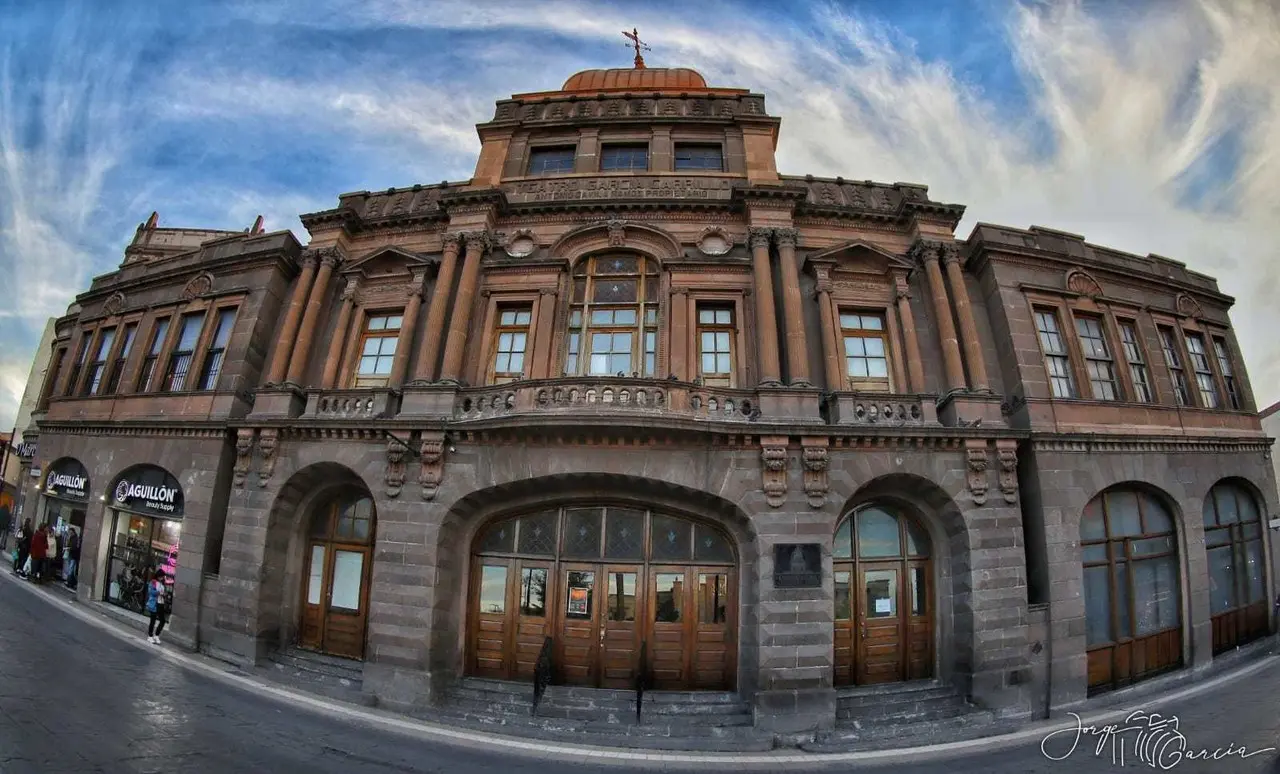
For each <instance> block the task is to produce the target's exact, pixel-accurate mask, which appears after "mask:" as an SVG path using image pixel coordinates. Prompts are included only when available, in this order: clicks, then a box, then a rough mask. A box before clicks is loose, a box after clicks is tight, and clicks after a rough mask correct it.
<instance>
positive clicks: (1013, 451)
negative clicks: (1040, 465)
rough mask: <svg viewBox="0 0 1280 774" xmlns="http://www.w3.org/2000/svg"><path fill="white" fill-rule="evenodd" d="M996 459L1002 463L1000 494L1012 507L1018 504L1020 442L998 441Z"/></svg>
mask: <svg viewBox="0 0 1280 774" xmlns="http://www.w3.org/2000/svg"><path fill="white" fill-rule="evenodd" d="M996 458H997V459H998V460H999V462H1000V475H999V484H1000V493H1001V494H1003V495H1004V501H1005V502H1006V503H1009V504H1010V505H1012V504H1014V503H1016V502H1018V442H1017V441H1014V440H1004V441H996Z"/></svg>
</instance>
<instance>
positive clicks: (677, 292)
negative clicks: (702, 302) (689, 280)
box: [671, 285, 689, 297]
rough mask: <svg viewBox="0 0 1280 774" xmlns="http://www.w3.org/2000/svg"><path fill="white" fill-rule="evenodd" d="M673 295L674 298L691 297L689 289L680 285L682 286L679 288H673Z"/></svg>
mask: <svg viewBox="0 0 1280 774" xmlns="http://www.w3.org/2000/svg"><path fill="white" fill-rule="evenodd" d="M671 295H673V296H686V297H687V296H688V295H689V288H687V287H685V286H683V285H680V286H678V287H673V288H671Z"/></svg>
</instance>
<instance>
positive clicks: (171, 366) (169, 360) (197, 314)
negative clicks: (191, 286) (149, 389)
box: [160, 309, 209, 392]
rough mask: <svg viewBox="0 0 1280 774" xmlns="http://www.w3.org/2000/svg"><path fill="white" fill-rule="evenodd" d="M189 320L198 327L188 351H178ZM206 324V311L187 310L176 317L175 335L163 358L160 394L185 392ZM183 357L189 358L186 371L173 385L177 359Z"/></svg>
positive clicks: (207, 311)
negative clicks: (163, 365)
mask: <svg viewBox="0 0 1280 774" xmlns="http://www.w3.org/2000/svg"><path fill="white" fill-rule="evenodd" d="M190 320H194V321H195V325H196V326H198V327H197V328H196V338H195V340H194V341H192V342H191V349H190V350H186V349H178V347H179V346H181V344H182V333H183V329H184V328H186V323H187V322H188V321H190ZM208 322H209V310H208V309H188V310H184V311H183V312H181V313H180V314H179V315H178V325H177V326H176V330H177V333H176V334H175V335H173V336H172V337H171V344H170V346H169V352H168V353H167V354H166V355H165V357H164V362H165V367H164V372H163V373H164V377H163V379H162V380H161V382H160V384H161V386H162V387H164V388H165V389H163V390H160V392H185V391H186V389H187V383H188V382H189V381H190V380H191V371H192V369H193V367H194V366H195V364H196V355H197V353H199V351H200V339H201V337H202V336H204V330H205V328H206V327H208V325H207V324H208ZM184 355H187V356H189V357H190V360H188V361H187V368H186V371H185V372H183V374H182V377H181V381H180V382H178V383H177V384H176V385H175V382H174V379H175V378H176V377H177V376H178V371H177V365H178V360H177V358H179V357H181V356H184Z"/></svg>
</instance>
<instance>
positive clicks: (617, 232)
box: [605, 218, 627, 247]
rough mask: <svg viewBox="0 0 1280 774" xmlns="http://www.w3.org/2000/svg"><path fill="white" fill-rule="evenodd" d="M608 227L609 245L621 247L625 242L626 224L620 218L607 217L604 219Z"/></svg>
mask: <svg viewBox="0 0 1280 774" xmlns="http://www.w3.org/2000/svg"><path fill="white" fill-rule="evenodd" d="M605 227H607V228H608V229H609V246H610V247H622V246H623V245H625V244H626V243H627V224H626V221H624V220H622V219H621V218H609V219H608V220H607V221H605Z"/></svg>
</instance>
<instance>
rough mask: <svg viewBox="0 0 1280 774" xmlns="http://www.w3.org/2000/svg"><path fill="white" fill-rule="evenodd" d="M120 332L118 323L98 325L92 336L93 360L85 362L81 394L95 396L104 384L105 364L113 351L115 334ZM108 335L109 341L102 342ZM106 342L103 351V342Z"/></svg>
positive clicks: (108, 361)
mask: <svg viewBox="0 0 1280 774" xmlns="http://www.w3.org/2000/svg"><path fill="white" fill-rule="evenodd" d="M119 332H120V326H119V325H118V324H115V323H112V324H109V325H108V324H102V325H100V326H99V327H98V331H97V333H96V334H95V335H94V337H93V350H94V355H93V358H94V359H93V360H90V361H89V362H88V363H87V366H88V367H87V368H86V369H85V375H84V386H83V388H82V392H81V394H82V395H83V396H84V397H86V398H88V397H97V396H98V395H100V394H101V393H100V390H101V388H102V387H103V386H104V384H105V382H106V379H107V364H108V363H110V362H111V353H113V352H115V348H116V336H117V335H118V334H119ZM107 336H110V337H111V341H110V342H104V339H105V338H106V337H107ZM104 343H106V348H105V351H104V348H103V344H104Z"/></svg>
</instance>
